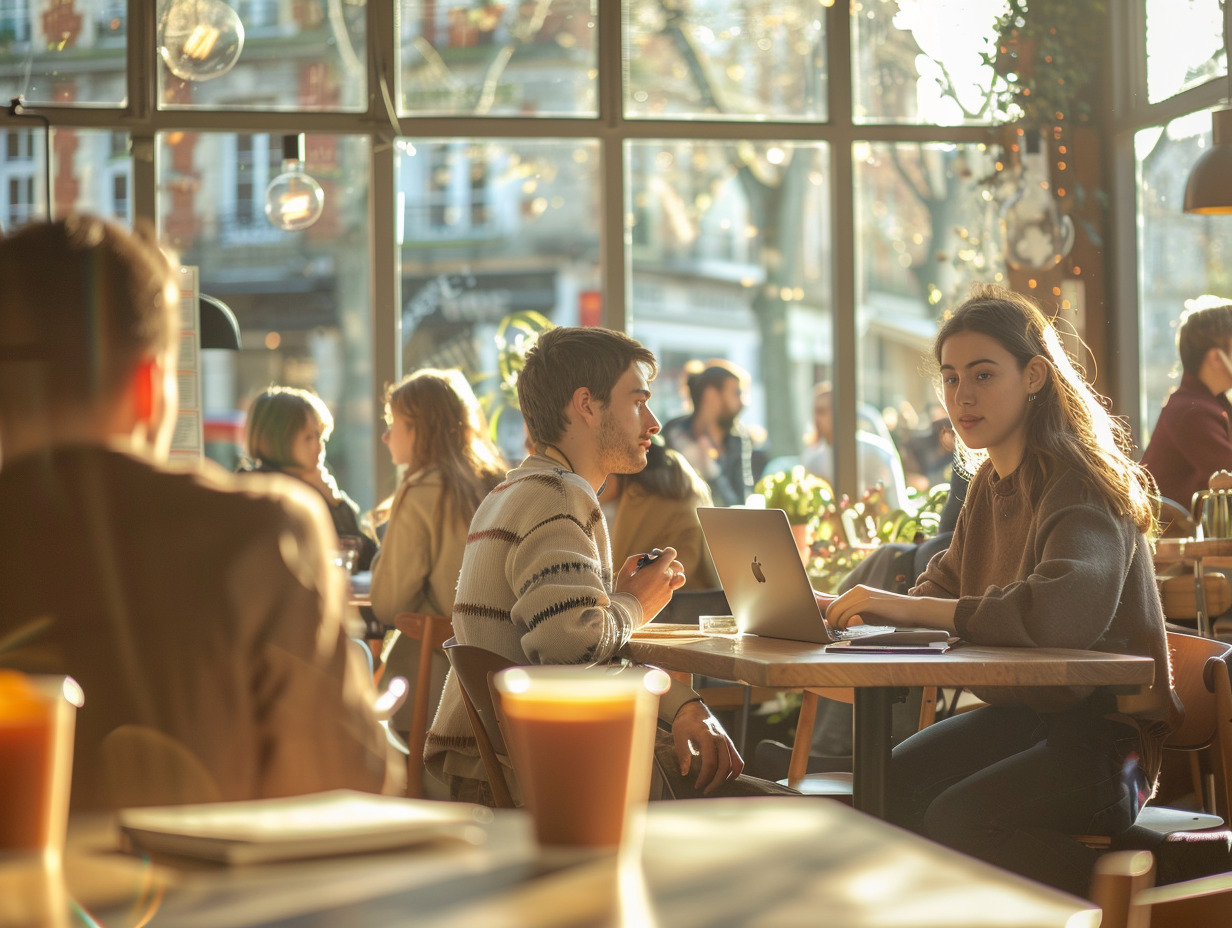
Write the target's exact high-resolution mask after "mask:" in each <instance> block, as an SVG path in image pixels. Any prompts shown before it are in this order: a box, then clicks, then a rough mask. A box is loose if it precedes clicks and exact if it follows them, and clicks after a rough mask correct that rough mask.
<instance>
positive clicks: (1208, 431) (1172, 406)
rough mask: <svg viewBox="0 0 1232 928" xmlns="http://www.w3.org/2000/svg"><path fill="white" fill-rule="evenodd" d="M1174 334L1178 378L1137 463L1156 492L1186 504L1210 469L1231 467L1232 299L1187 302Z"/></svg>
mask: <svg viewBox="0 0 1232 928" xmlns="http://www.w3.org/2000/svg"><path fill="white" fill-rule="evenodd" d="M1186 306H1187V307H1188V309H1187V310H1186V312H1185V315H1183V316H1182V317H1181V325H1180V328H1179V329H1178V330H1177V333H1176V347H1177V350H1178V353H1179V354H1180V356H1181V383H1180V385H1179V386H1178V387H1177V388H1176V389H1175V390H1173V391H1172V393H1170V394H1169V395H1168V398H1167V399H1166V400H1165V401H1164V407H1163V409H1162V410H1161V411H1160V413H1159V421H1158V422H1156V423H1155V431H1154V432H1152V434H1151V441H1150V443H1149V444H1148V445H1147V448H1146V452H1145V453H1144V454H1143V455H1142V466H1143V467H1145V468H1146V469H1147V470H1148V471H1149V472H1150V474H1151V476H1152V477H1154V478H1155V483H1156V484H1157V485H1158V487H1159V493H1160V495H1161V496H1165V497H1167V498H1168V499H1170V500H1173V501H1174V502H1177V503H1179V504H1180V505H1181V506H1182V507H1184V508H1189V505H1190V502H1191V500H1192V499H1193V495H1194V494H1195V493H1196V492H1198V491H1199V490H1205V489H1206V488H1207V486H1208V484H1209V481H1210V479H1211V474H1213V473H1215V472H1216V471H1218V470H1224V469H1228V468H1232V420H1230V419H1229V416H1232V403H1229V402H1228V398H1227V396H1225V395H1224V394H1225V393H1226V392H1227V391H1228V390H1230V389H1232V303H1229V302H1227V301H1226V300H1222V299H1220V298H1218V297H1209V296H1208V297H1199V298H1198V299H1197V300H1191V301H1189V302H1187V303H1186Z"/></svg>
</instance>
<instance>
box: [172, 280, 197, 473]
mask: <svg viewBox="0 0 1232 928" xmlns="http://www.w3.org/2000/svg"><path fill="white" fill-rule="evenodd" d="M179 290H180V353H179V360H178V362H177V364H176V371H177V377H178V380H179V388H180V408H179V416H178V417H177V418H176V420H175V431H174V432H173V433H172V435H171V454H170V459H171V463H172V464H185V465H192V464H196V463H197V462H198V461H200V460H201V457H202V454H203V453H204V449H205V438H204V433H203V430H202V422H201V418H202V415H201V308H200V300H201V284H200V281H199V279H198V275H197V268H195V267H181V268H180V273H179Z"/></svg>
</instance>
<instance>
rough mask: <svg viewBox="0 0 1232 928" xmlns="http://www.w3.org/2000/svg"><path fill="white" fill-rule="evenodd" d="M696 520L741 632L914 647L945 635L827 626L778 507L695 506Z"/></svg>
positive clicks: (918, 630)
mask: <svg viewBox="0 0 1232 928" xmlns="http://www.w3.org/2000/svg"><path fill="white" fill-rule="evenodd" d="M697 517H698V519H699V520H700V521H701V524H702V533H703V534H704V535H705V537H706V545H707V547H708V548H709V549H710V556H711V558H712V559H713V560H714V566H715V568H716V569H717V570H718V572H719V580H720V582H721V583H722V584H723V591H724V592H725V593H726V594H727V601H728V603H729V604H730V605H731V610H732V615H734V616H735V617H736V626H737V627H738V628H739V629H740V631H741V632H744V633H746V634H753V635H763V636H766V637H769V638H788V639H791V640H793V641H809V642H814V643H816V644H836V643H839V642H845V641H850V642H853V643H858V644H861V645H864V644H868V645H878V646H880V645H904V646H908V647H917V648H918V647H920V646H923V645H928V644H930V643H931V642H944V641H947V640H948V639H949V637H950V633H949V632H947V631H945V630H944V629H939V628H908V627H894V626H889V625H853V626H851V627H850V628H844V629H832V628H830V626H828V625H827V624H826V622H825V620H824V619H823V618H822V615H821V610H820V609H819V608H818V607H817V600H816V599H815V598H814V597H813V585H812V584H811V583H810V582H809V578H808V573H807V572H806V571H805V569H804V564H802V563H801V561H800V551H799V549H798V548H797V547H796V540H795V538H794V536H793V535H792V533H791V526H790V525H789V524H788V522H787V513H785V512H783V510H782V509H717V508H709V507H705V506H699V507H698V509H697Z"/></svg>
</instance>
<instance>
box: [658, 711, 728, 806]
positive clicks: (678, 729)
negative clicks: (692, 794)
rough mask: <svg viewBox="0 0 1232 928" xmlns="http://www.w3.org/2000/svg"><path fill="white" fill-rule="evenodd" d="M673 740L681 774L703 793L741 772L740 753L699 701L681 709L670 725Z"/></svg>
mask: <svg viewBox="0 0 1232 928" xmlns="http://www.w3.org/2000/svg"><path fill="white" fill-rule="evenodd" d="M672 740H673V741H675V743H676V758H677V760H679V761H680V775H681V776H689V777H693V782H694V784H695V785H696V786H697V788H698V789H699V790H701V791H702V793H711V792H713V791H714V790H716V789H718V788H719V787H720V786H722V785H723V784H724V783H726V782H727V781H728V780H734V779H735V778H736V777H738V776H740V771H742V770H744V761H743V760H742V759H741V757H740V752H739V751H737V750H736V746H735V745H734V744H732V740H731V738H729V737H727V732H725V731H723V726H722V725H720V724H719V720H718V719H716V718H715V717H714V716H713V715H711V714H710V710H709V709H707V708H706V706H705V704H703V703H702V701H701V700H700V699H695V700H693V701H692V702H686V703H685V704H684V705H683V706H681V707H680V711H679V712H677V713H676V718H675V720H674V721H673V722H672Z"/></svg>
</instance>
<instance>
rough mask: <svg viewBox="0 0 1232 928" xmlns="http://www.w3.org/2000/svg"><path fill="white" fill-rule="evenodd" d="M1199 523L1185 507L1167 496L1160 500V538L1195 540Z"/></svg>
mask: <svg viewBox="0 0 1232 928" xmlns="http://www.w3.org/2000/svg"><path fill="white" fill-rule="evenodd" d="M1197 530H1198V523H1197V522H1195V521H1194V520H1193V514H1192V513H1191V512H1190V511H1189V509H1188V508H1187V507H1185V506H1182V505H1181V504H1180V503H1178V502H1177V501H1176V500H1174V499H1168V497H1166V496H1161V497H1160V498H1159V537H1161V538H1193V537H1194V533H1195V532H1197Z"/></svg>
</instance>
